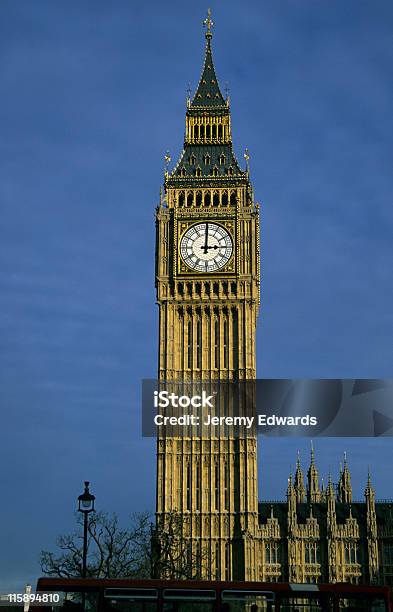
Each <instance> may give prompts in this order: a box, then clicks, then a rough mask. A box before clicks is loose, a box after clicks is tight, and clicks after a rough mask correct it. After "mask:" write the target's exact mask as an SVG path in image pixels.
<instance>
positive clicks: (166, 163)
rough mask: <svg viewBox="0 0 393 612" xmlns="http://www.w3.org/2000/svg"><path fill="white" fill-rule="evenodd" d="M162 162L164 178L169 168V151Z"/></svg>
mask: <svg viewBox="0 0 393 612" xmlns="http://www.w3.org/2000/svg"><path fill="white" fill-rule="evenodd" d="M164 160H165V166H164V174H165V176H166V175H167V174H168V166H169V162H170V161H171V156H170V155H169V151H167V152H166V153H165V157H164Z"/></svg>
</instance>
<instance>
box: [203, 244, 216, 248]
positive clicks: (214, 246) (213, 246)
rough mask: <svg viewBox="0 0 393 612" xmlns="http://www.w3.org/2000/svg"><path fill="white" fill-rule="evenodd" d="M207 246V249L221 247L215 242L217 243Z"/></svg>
mask: <svg viewBox="0 0 393 612" xmlns="http://www.w3.org/2000/svg"><path fill="white" fill-rule="evenodd" d="M206 248H207V249H218V248H219V247H218V245H217V244H215V245H212V246H206Z"/></svg>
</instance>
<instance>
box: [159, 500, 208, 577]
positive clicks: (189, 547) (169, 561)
mask: <svg viewBox="0 0 393 612" xmlns="http://www.w3.org/2000/svg"><path fill="white" fill-rule="evenodd" d="M190 520H191V519H190V517H188V516H186V517H185V516H184V515H181V514H180V513H178V512H169V513H167V514H165V516H164V517H160V520H159V521H158V522H157V524H156V527H155V529H154V531H153V532H152V544H151V551H152V552H151V554H152V561H151V568H152V575H153V576H154V577H155V578H166V579H168V580H169V579H171V580H197V579H201V578H202V577H204V576H206V575H207V573H208V571H207V570H208V559H209V555H208V551H207V550H206V549H203V548H202V547H201V543H200V541H199V540H194V541H192V539H191V538H190V537H189V533H190Z"/></svg>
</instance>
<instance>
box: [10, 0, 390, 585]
mask: <svg viewBox="0 0 393 612" xmlns="http://www.w3.org/2000/svg"><path fill="white" fill-rule="evenodd" d="M211 5H212V11H213V19H214V21H215V29H214V38H213V47H214V57H215V64H216V70H217V74H218V77H219V80H220V83H221V86H222V88H224V86H225V83H226V82H228V84H229V88H230V96H231V108H232V126H233V135H234V140H235V149H236V152H237V154H238V157H239V158H240V159H242V153H243V149H244V147H246V146H247V147H248V148H249V150H250V153H251V160H250V164H251V173H252V179H253V183H254V187H255V194H256V198H257V200H259V201H260V202H261V203H262V237H261V238H262V276H263V285H262V287H263V289H262V293H263V295H262V310H261V316H260V320H259V327H258V338H257V342H258V375H259V376H261V377H262V376H266V377H310V378H311V377H315V378H317V377H375V378H379V377H381V378H389V377H392V363H393V348H392V347H393V343H392V335H393V285H392V264H393V241H392V231H393V208H392V194H393V173H392V162H393V159H392V136H393V134H392V132H393V119H392V103H393V99H392V98H393V90H392V87H391V74H392V69H393V66H392V64H393V48H392V44H391V40H392V30H393V4H392V3H391V2H390V0H380V1H379V2H377V3H375V2H369V1H368V2H366V1H362V0H346V2H342V0H329V1H327V0H325V1H322V0H316V1H311V0H298V1H296V0H280V1H279V2H277V0H245V1H244V2H242V3H239V2H235V0H225V2H223V1H219V0H216V1H215V2H212V3H211ZM206 9H207V5H205V4H203V3H201V2H193V3H185V2H180V1H177V0H175V1H172V2H170V3H162V2H158V1H156V0H155V1H152V2H146V3H140V2H136V1H134V0H128V1H126V0H117V2H104V1H103V0H95V1H94V2H93V1H89V0H86V1H85V2H83V3H81V2H77V1H76V0H71V1H69V2H67V3H53V2H51V1H49V0H48V1H45V0H35V1H34V2H29V1H27V0H20V1H19V2H14V1H13V0H3V2H2V3H1V8H0V13H1V19H0V48H1V54H0V57H1V60H0V62H1V63H0V66H1V79H0V98H1V104H0V128H1V141H0V204H1V211H2V214H1V219H0V227H1V229H0V232H1V234H0V235H1V241H0V257H1V271H2V274H1V279H0V283H1V290H0V302H1V311H0V312H1V314H0V327H1V329H0V337H1V344H0V363H1V369H0V383H1V408H2V428H1V429H2V444H1V447H0V465H1V476H0V479H1V480H0V484H1V490H2V493H3V495H2V502H1V505H0V531H1V537H0V541H1V555H0V556H1V559H0V590H1V591H3V592H4V591H7V590H11V589H15V588H21V587H22V586H23V585H24V584H25V583H26V582H27V581H33V583H34V581H35V580H36V578H37V576H38V575H39V566H38V562H37V559H38V554H39V551H40V549H41V548H47V549H48V548H49V549H50V548H53V545H54V540H55V537H56V535H57V534H58V533H61V532H67V531H68V530H71V529H72V528H73V524H74V516H73V511H74V509H75V506H76V503H75V500H76V497H77V495H79V493H81V491H82V482H83V480H84V479H90V480H91V481H92V489H93V491H94V493H95V494H96V496H97V507H98V508H100V509H106V510H109V511H112V510H113V511H116V512H118V513H119V514H120V516H121V517H122V519H124V520H126V518H127V516H128V515H129V514H130V513H131V512H132V511H134V510H145V509H154V442H153V441H152V440H146V439H141V437H140V435H139V427H140V417H139V400H140V380H141V379H142V378H143V377H154V375H155V372H156V350H157V311H156V307H155V305H154V302H155V296H154V278H153V276H154V216H153V213H154V208H155V206H156V204H157V201H158V193H159V186H160V183H161V181H162V171H163V156H164V153H165V151H166V150H167V149H169V150H170V152H171V154H172V159H173V162H175V160H176V158H177V156H178V154H179V153H180V151H181V147H182V139H183V132H184V115H185V97H186V90H187V87H188V84H189V83H190V84H191V87H192V88H193V89H194V88H195V86H196V85H197V82H198V79H199V75H200V71H201V66H202V60H203V48H204V38H203V30H202V20H203V19H204V17H205V13H206ZM298 448H300V450H301V452H302V457H303V463H304V465H305V466H307V463H308V453H309V442H308V441H306V440H293V439H289V440H273V439H270V440H263V441H262V442H261V444H260V474H261V479H260V496H261V497H263V498H269V499H277V498H282V496H283V494H284V491H285V487H286V480H287V476H288V471H289V467H290V465H293V464H294V462H295V459H296V451H297V449H298ZM344 450H347V451H348V457H349V462H350V466H351V469H352V475H353V484H354V490H355V497H356V498H360V497H361V496H362V491H363V488H364V485H365V479H366V473H367V466H368V464H369V465H370V467H371V470H372V474H373V479H374V483H375V486H376V490H377V497H379V498H390V497H393V491H392V483H391V478H390V472H389V473H388V472H387V471H386V466H387V465H391V458H392V441H391V439H390V438H385V439H378V440H373V439H362V440H355V439H352V440H343V439H337V440H336V439H331V440H328V439H325V440H323V439H319V440H317V441H316V452H317V458H318V465H319V467H320V468H321V472H322V474H323V475H325V476H326V474H327V471H328V469H329V467H331V468H332V470H333V472H334V471H335V470H337V467H338V464H339V461H340V458H341V455H342V452H343V451H344Z"/></svg>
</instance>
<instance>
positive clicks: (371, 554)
mask: <svg viewBox="0 0 393 612" xmlns="http://www.w3.org/2000/svg"><path fill="white" fill-rule="evenodd" d="M364 495H365V497H366V512H367V549H368V571H369V578H370V582H371V583H372V582H377V581H378V572H379V557H378V541H377V515H376V512H375V493H374V489H373V487H372V486H371V477H370V470H369V472H368V478H367V485H366V489H365V491H364Z"/></svg>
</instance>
